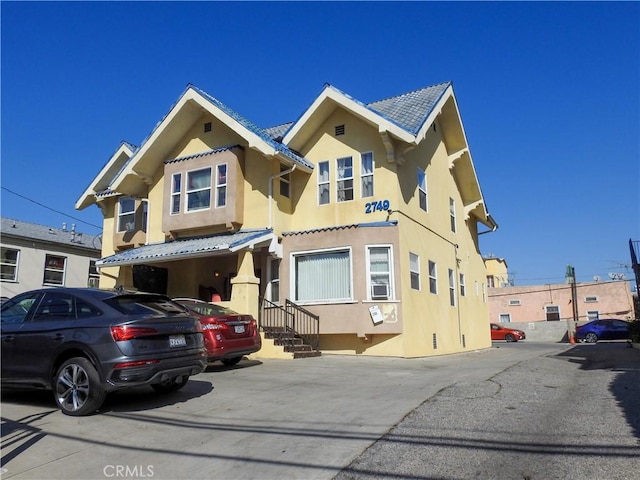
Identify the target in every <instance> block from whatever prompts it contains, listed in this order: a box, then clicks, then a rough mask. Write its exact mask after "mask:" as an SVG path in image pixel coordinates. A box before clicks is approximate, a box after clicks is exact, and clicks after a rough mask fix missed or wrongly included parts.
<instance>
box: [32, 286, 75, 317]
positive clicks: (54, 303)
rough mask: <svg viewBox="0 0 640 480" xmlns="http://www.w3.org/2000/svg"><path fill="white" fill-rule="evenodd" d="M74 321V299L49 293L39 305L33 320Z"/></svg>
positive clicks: (67, 295) (63, 294) (65, 295)
mask: <svg viewBox="0 0 640 480" xmlns="http://www.w3.org/2000/svg"><path fill="white" fill-rule="evenodd" d="M54 319H55V320H59V319H67V320H74V319H75V313H74V307H73V297H72V296H71V295H69V294H66V293H52V292H47V293H45V294H44V296H43V297H42V300H41V301H40V304H39V305H38V307H37V309H36V311H35V313H34V315H33V320H35V321H46V320H54Z"/></svg>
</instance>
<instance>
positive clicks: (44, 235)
mask: <svg viewBox="0 0 640 480" xmlns="http://www.w3.org/2000/svg"><path fill="white" fill-rule="evenodd" d="M0 233H1V234H2V238H4V239H6V238H9V237H14V238H20V239H24V240H36V241H40V242H46V243H54V244H57V245H64V246H66V247H73V248H76V249H80V250H92V251H94V252H95V253H96V256H100V250H101V249H102V236H101V235H89V234H87V233H83V232H79V231H77V230H75V225H73V224H72V225H71V229H66V228H64V229H62V228H54V227H48V226H46V225H39V224H37V223H29V222H23V221H20V220H14V219H12V218H5V217H2V219H0Z"/></svg>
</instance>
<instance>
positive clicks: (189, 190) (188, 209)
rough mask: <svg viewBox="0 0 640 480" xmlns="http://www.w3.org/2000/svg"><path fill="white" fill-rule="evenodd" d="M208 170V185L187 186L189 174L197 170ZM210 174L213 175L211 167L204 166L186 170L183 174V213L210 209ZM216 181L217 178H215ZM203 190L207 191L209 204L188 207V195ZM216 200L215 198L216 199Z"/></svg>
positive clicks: (197, 171)
mask: <svg viewBox="0 0 640 480" xmlns="http://www.w3.org/2000/svg"><path fill="white" fill-rule="evenodd" d="M206 170H208V171H209V186H208V187H199V188H189V176H190V175H193V174H196V173H199V172H204V171H206ZM216 173H217V169H216ZM211 175H213V169H212V168H211V167H204V168H196V169H194V170H188V171H187V172H186V175H185V187H184V211H185V213H193V212H201V211H203V210H210V209H211ZM216 181H217V179H216ZM204 191H208V192H209V205H207V206H205V207H198V208H189V196H190V195H192V194H194V193H198V192H204ZM216 201H217V199H216Z"/></svg>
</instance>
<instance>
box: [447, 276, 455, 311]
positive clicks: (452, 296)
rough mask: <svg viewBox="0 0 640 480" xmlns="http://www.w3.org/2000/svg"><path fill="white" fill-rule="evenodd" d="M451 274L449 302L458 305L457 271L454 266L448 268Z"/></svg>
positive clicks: (453, 305)
mask: <svg viewBox="0 0 640 480" xmlns="http://www.w3.org/2000/svg"><path fill="white" fill-rule="evenodd" d="M448 274H449V304H450V305H451V306H452V307H455V306H456V303H457V302H456V272H455V270H453V269H452V268H449V269H448Z"/></svg>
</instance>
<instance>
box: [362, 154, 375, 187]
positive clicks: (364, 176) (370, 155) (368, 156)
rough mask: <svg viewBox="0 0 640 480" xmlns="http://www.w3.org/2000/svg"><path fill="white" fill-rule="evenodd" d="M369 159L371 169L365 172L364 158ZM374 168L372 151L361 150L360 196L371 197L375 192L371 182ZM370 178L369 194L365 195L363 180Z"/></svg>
mask: <svg viewBox="0 0 640 480" xmlns="http://www.w3.org/2000/svg"><path fill="white" fill-rule="evenodd" d="M368 158H370V159H371V171H370V172H367V170H366V168H365V159H368ZM374 169H375V161H374V158H373V152H363V153H361V154H360V197H361V198H368V197H373V196H374V192H375V185H374V183H373V171H374ZM369 179H371V194H370V195H365V182H366V181H367V180H369Z"/></svg>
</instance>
